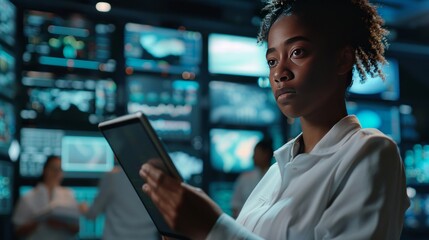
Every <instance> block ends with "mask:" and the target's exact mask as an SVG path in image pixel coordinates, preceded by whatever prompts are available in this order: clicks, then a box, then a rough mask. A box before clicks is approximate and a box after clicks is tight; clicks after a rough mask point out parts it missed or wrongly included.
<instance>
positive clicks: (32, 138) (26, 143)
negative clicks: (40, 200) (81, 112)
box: [19, 128, 114, 178]
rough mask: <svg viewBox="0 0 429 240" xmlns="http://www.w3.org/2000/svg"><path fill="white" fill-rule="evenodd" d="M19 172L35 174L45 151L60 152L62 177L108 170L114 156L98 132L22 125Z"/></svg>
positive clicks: (87, 175) (95, 175) (97, 174)
mask: <svg viewBox="0 0 429 240" xmlns="http://www.w3.org/2000/svg"><path fill="white" fill-rule="evenodd" d="M21 149H22V151H21V157H20V163H19V172H20V175H21V176H22V177H30V178H31V177H39V176H40V175H41V173H42V168H43V164H44V163H45V161H46V158H47V157H48V156H49V155H57V156H61V159H62V161H61V167H62V169H63V171H64V177H66V178H99V177H101V176H102V175H103V174H104V173H105V172H108V171H110V170H111V169H112V168H113V165H114V156H113V152H112V151H111V149H110V147H109V146H108V145H107V142H106V140H105V139H104V137H102V136H101V134H100V133H99V132H87V131H68V130H61V129H42V128H22V129H21Z"/></svg>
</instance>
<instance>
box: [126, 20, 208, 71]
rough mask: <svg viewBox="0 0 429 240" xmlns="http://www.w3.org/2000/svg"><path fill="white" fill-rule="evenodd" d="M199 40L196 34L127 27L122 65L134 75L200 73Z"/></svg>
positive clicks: (177, 30)
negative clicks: (123, 63)
mask: <svg viewBox="0 0 429 240" xmlns="http://www.w3.org/2000/svg"><path fill="white" fill-rule="evenodd" d="M201 54H202V37H201V34H200V33H199V32H192V31H186V30H181V29H168V28H160V27H153V26H149V25H141V24H135V23H127V24H126V25H125V46H124V55H125V64H126V67H130V68H132V69H133V70H137V71H148V72H163V73H171V74H182V73H183V72H190V73H194V74H197V73H199V71H200V69H199V67H200V63H201Z"/></svg>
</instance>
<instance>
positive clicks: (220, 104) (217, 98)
mask: <svg viewBox="0 0 429 240" xmlns="http://www.w3.org/2000/svg"><path fill="white" fill-rule="evenodd" d="M209 94H210V122H211V123H221V124H236V125H256V126H266V125H269V124H274V123H278V122H279V121H280V111H279V109H278V107H277V104H276V102H275V100H274V97H273V94H272V92H271V89H268V88H261V87H258V86H256V85H249V84H240V83H232V82H222V81H211V82H210V83H209Z"/></svg>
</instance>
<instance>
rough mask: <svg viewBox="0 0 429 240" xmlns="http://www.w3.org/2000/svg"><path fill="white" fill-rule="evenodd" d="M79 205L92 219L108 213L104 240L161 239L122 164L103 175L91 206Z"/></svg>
mask: <svg viewBox="0 0 429 240" xmlns="http://www.w3.org/2000/svg"><path fill="white" fill-rule="evenodd" d="M116 163H117V162H116ZM79 208H80V211H81V213H82V214H83V215H84V216H85V217H87V218H89V219H95V218H96V217H97V216H98V215H100V214H101V213H104V214H105V225H104V232H103V239H104V240H113V239H115V240H116V239H124V240H133V239H136V240H137V239H145V240H158V239H160V235H159V234H158V231H157V229H156V227H155V225H154V224H153V222H152V219H151V218H150V216H149V214H148V213H147V211H146V209H145V208H144V206H143V203H142V202H141V201H140V198H139V197H138V195H137V193H136V191H135V190H134V188H133V187H132V185H131V183H130V181H129V180H128V178H127V176H126V175H125V172H124V171H123V170H122V168H121V167H120V166H119V165H116V166H115V167H114V168H113V169H112V171H111V172H109V173H106V174H105V175H104V176H103V177H102V178H101V180H100V183H99V192H98V194H97V197H96V198H95V200H94V202H93V203H92V205H91V206H89V207H88V205H87V204H86V203H83V204H80V206H79Z"/></svg>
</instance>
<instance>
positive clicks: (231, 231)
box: [140, 0, 409, 240]
mask: <svg viewBox="0 0 429 240" xmlns="http://www.w3.org/2000/svg"><path fill="white" fill-rule="evenodd" d="M264 10H266V11H267V12H268V13H267V15H266V16H265V18H264V19H263V21H262V26H261V30H260V33H259V38H258V39H259V41H266V42H267V54H266V59H267V64H268V66H269V68H270V83H271V89H272V91H273V94H274V97H275V99H276V101H277V105H278V107H279V108H280V110H281V111H282V112H283V114H284V115H286V116H288V117H294V118H299V119H300V122H301V127H302V133H301V134H300V135H299V136H297V137H296V138H295V139H293V140H291V141H290V142H288V143H286V144H285V145H283V146H282V147H281V148H279V149H278V150H276V151H275V152H274V157H275V159H276V161H277V163H276V164H274V165H273V166H272V167H271V168H270V169H269V170H268V172H267V173H266V174H265V176H264V178H263V179H262V180H261V181H260V182H259V184H258V185H257V186H256V188H255V189H254V191H253V192H252V194H251V195H250V196H249V198H248V200H247V201H246V203H245V205H244V207H243V209H242V211H241V212H240V215H239V216H238V218H237V221H234V220H233V219H232V218H230V217H229V216H227V215H226V214H224V213H222V212H221V211H220V210H219V207H217V206H216V205H215V204H214V203H213V202H212V201H211V200H210V199H209V198H208V197H207V196H206V195H204V194H203V193H201V192H200V191H198V190H195V189H193V188H191V187H189V186H188V185H186V184H183V183H180V182H178V181H177V180H175V179H172V178H170V177H168V176H166V175H165V174H164V173H162V172H161V171H159V170H158V169H156V168H155V167H154V166H152V165H149V164H145V165H143V166H142V168H141V170H140V175H141V176H142V177H143V178H144V179H146V181H147V183H146V184H144V185H143V190H144V191H145V192H146V193H147V194H149V195H150V197H151V198H152V199H153V200H154V202H155V203H156V204H157V206H158V208H159V209H160V211H161V212H162V213H163V215H164V217H165V219H166V221H167V223H169V225H170V226H171V227H172V228H173V229H175V230H177V231H179V232H181V233H182V234H184V235H186V236H189V237H190V238H192V239H204V238H207V239H259V238H264V239H299V240H301V239H399V238H400V234H401V230H402V224H403V217H404V212H405V210H406V209H407V208H408V206H409V200H408V197H407V195H406V185H405V177H404V169H403V164H402V161H401V158H400V155H399V152H398V149H397V146H396V144H395V143H394V142H393V141H392V140H391V139H390V138H388V137H386V136H385V135H384V134H383V133H381V132H379V131H378V130H375V129H362V128H361V126H360V124H359V121H358V119H357V118H356V117H355V116H353V115H348V114H347V110H346V104H345V97H346V92H347V89H348V87H349V86H350V85H351V82H352V70H353V68H356V69H357V70H358V72H359V73H360V74H359V75H360V76H361V78H362V79H361V80H362V81H365V77H364V76H365V73H368V74H370V75H373V76H374V75H381V76H383V75H382V73H381V70H380V68H379V64H383V63H385V59H384V57H383V54H384V49H385V46H386V34H387V31H386V30H384V29H383V28H382V20H381V18H380V17H379V16H378V15H377V12H376V10H375V9H374V7H373V6H371V5H370V4H369V3H368V1H367V0H327V1H320V0H283V1H270V2H269V3H268V4H267V5H266V7H265V8H264Z"/></svg>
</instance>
